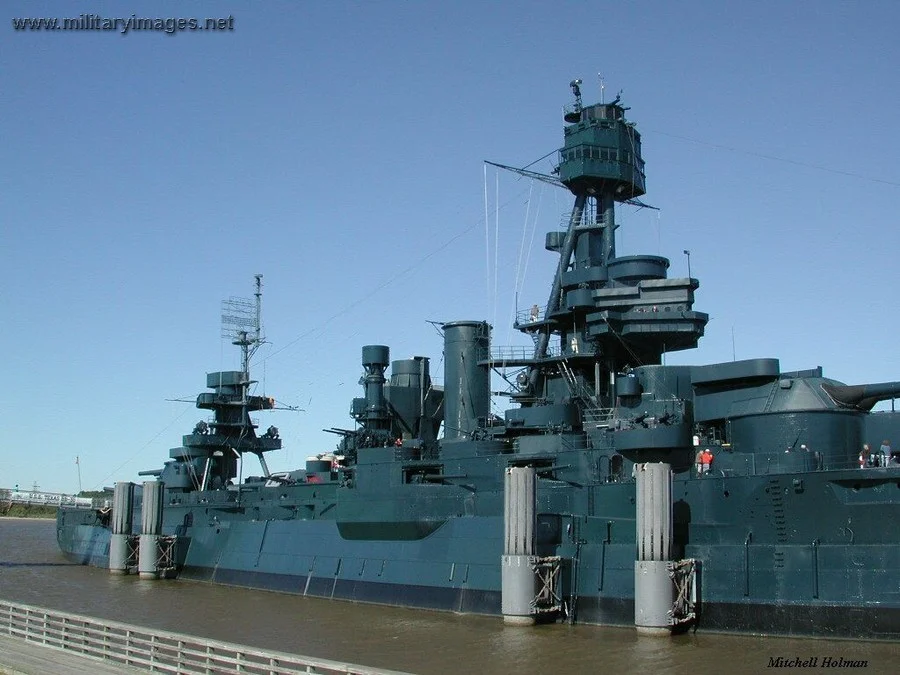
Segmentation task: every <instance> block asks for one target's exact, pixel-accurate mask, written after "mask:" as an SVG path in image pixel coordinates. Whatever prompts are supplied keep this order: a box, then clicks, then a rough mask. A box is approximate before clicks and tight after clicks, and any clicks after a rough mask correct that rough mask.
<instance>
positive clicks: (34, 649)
mask: <svg viewBox="0 0 900 675" xmlns="http://www.w3.org/2000/svg"><path fill="white" fill-rule="evenodd" d="M146 672H147V671H146V670H138V669H137V668H128V667H126V666H123V665H121V664H118V663H112V662H109V663H107V662H105V661H100V660H99V659H92V658H90V657H88V656H81V655H80V654H75V653H72V652H67V651H64V650H62V649H54V648H52V647H44V646H43V645H39V644H35V643H34V642H29V641H28V640H23V639H21V638H12V637H7V636H6V635H0V675H47V674H48V673H65V674H66V675H140V673H146Z"/></svg>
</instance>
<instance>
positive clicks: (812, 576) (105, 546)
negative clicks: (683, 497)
mask: <svg viewBox="0 0 900 675" xmlns="http://www.w3.org/2000/svg"><path fill="white" fill-rule="evenodd" d="M888 471H890V474H891V476H892V478H889V477H888V475H887V474H888ZM888 471H883V472H880V473H879V472H874V471H870V472H866V473H869V474H873V473H874V474H875V476H876V477H875V478H873V480H875V481H876V482H877V483H878V486H876V487H883V488H893V489H894V490H896V489H897V481H898V480H900V470H888ZM859 477H860V476H858V475H857V474H856V473H854V472H852V471H851V472H846V471H845V472H821V473H820V474H818V475H816V476H815V477H814V478H815V482H812V481H811V480H810V476H809V475H805V476H804V480H805V481H806V483H805V486H804V490H803V492H794V491H791V492H790V493H789V494H788V495H784V492H783V487H782V486H783V485H788V486H792V485H794V480H795V477H792V476H791V475H782V476H768V477H764V478H763V477H760V478H757V479H748V478H742V479H730V480H726V479H718V480H715V479H702V480H686V481H680V482H676V489H677V488H680V489H681V491H682V494H688V495H690V496H691V497H692V500H691V501H692V502H693V503H695V504H698V505H702V504H706V505H708V506H710V508H711V510H713V511H714V510H715V509H716V508H717V507H716V504H717V501H719V500H727V499H732V498H734V497H735V496H739V494H740V491H741V489H744V490H747V487H746V485H747V483H748V482H751V481H755V482H756V483H758V485H757V490H753V489H749V490H747V492H748V494H751V495H752V494H754V493H756V492H760V493H761V494H772V493H773V492H774V490H773V489H772V488H773V485H774V486H775V487H776V488H777V492H778V495H779V497H780V499H778V500H777V501H778V503H777V504H776V505H775V506H772V504H771V498H770V504H769V509H774V510H773V511H771V512H770V513H767V514H765V518H766V519H768V518H771V520H772V526H773V529H772V532H773V533H774V538H775V539H777V538H778V536H779V535H778V533H779V532H780V530H779V523H778V517H777V513H776V512H775V511H777V510H779V509H781V510H787V511H788V512H792V511H793V512H796V510H797V509H798V508H801V507H802V506H803V499H802V498H803V496H804V493H805V492H806V490H809V491H811V492H814V493H820V494H821V492H822V491H824V490H827V489H830V488H829V486H832V485H834V484H836V483H842V482H846V479H857V478H859ZM735 480H740V481H741V487H737V488H736V487H735V484H734V481H735ZM855 485H856V483H853V484H850V485H849V487H848V489H849V490H850V493H851V494H858V492H856V493H855V492H854V491H853V488H854V486H855ZM729 488H731V490H729ZM766 489H769V493H766ZM598 492H600V493H601V497H599V498H598V500H597V503H596V504H595V508H596V509H597V510H598V511H602V509H603V508H604V507H603V501H604V500H603V498H602V492H603V491H598ZM606 492H608V493H609V494H608V498H609V500H610V502H611V503H612V502H616V503H621V502H623V501H624V502H625V503H628V502H629V501H630V498H629V497H628V495H629V494H631V495H633V485H631V486H629V485H627V484H626V485H621V486H609V487H608V489H607V490H606ZM692 492H693V493H695V494H691V493H692ZM726 492H727V493H728V496H725V493H726ZM282 494H283V491H282ZM272 496H273V497H274V496H275V495H272ZM201 498H202V497H201ZM256 499H257V500H258V501H256V502H254V501H253V500H252V499H249V498H248V499H247V501H246V505H245V507H244V509H243V511H242V512H241V513H237V512H234V513H232V514H231V516H232V517H231V518H230V519H224V518H223V517H222V516H221V515H216V514H215V513H214V512H211V510H210V509H207V508H199V507H192V506H188V505H181V506H177V507H175V506H170V507H168V508H167V509H166V511H165V522H164V532H165V533H166V534H175V535H179V542H178V548H179V568H180V569H179V572H178V574H179V576H180V577H181V578H184V579H192V580H197V581H204V582H212V583H219V584H227V585H235V586H243V587H248V588H258V589H266V590H272V591H278V592H284V593H292V594H297V595H303V596H311V597H319V598H329V599H336V600H348V601H353V602H369V603H380V604H388V605H397V606H405V607H415V608H423V609H433V610H444V611H452V612H460V613H473V614H485V615H499V614H500V613H501V569H500V558H501V555H502V552H503V518H502V517H498V516H477V515H470V516H466V515H462V516H456V515H454V516H449V515H445V517H443V518H437V514H434V515H435V519H434V520H431V521H430V522H429V526H428V527H423V528H422V531H429V530H430V532H429V533H428V534H426V535H425V536H423V537H421V538H418V539H416V538H403V539H399V540H389V539H382V540H373V539H348V538H346V537H345V536H344V535H342V532H341V529H342V528H341V527H340V526H339V523H338V522H337V521H335V520H330V519H326V518H320V519H314V520H303V519H289V520H275V519H272V520H265V519H264V520H256V519H254V518H252V517H248V514H255V513H256V510H257V509H262V510H265V508H266V504H267V503H268V501H267V500H268V499H269V497H268V496H267V495H265V494H264V492H263V493H261V494H258V495H257V497H256ZM282 501H284V500H282ZM254 503H256V504H257V505H256V506H254ZM750 503H756V504H758V503H759V501H758V500H755V501H754V500H753V498H752V497H751V498H750ZM744 507H745V509H749V508H750V504H749V503H748V504H745V505H744ZM757 508H759V507H757ZM835 508H837V509H839V511H828V510H823V511H822V513H821V518H819V519H816V522H817V523H818V527H817V529H818V531H819V536H818V537H816V536H813V533H812V532H810V533H804V534H806V541H805V542H797V541H785V542H778V541H769V542H765V541H762V540H761V539H762V537H764V536H766V535H765V533H764V532H758V533H757V535H756V536H757V540H756V541H754V537H753V536H750V537H749V538H748V537H747V527H746V525H745V524H742V523H741V522H740V519H737V518H733V519H732V520H731V522H724V521H725V520H726V519H725V518H721V519H719V520H714V519H713V520H709V521H707V522H703V521H702V520H700V519H699V518H697V519H696V520H694V521H693V522H691V523H689V524H688V525H687V532H688V534H687V537H686V538H687V539H688V540H690V541H696V542H697V543H689V544H688V545H687V546H686V547H685V550H684V556H685V557H689V558H694V559H696V560H699V561H701V564H700V571H699V583H698V587H699V589H700V598H699V612H698V618H697V621H696V625H697V626H698V627H699V628H700V629H701V630H714V631H730V632H745V633H766V634H784V635H794V636H830V637H857V638H866V639H889V640H897V639H900V592H898V583H897V580H896V577H895V571H896V570H897V569H900V545H898V544H897V543H893V542H889V541H886V540H885V541H883V542H880V543H869V544H865V543H862V542H858V541H852V542H851V541H850V540H849V537H850V536H851V535H850V532H849V530H848V528H847V527H846V523H848V522H850V523H852V522H854V520H855V519H858V520H860V522H861V523H864V522H866V521H868V520H869V519H871V518H873V517H875V518H876V519H878V516H877V514H872V513H871V508H870V507H868V506H867V505H866V503H865V502H864V503H862V504H859V505H856V506H855V507H848V506H847V505H846V504H843V505H838V502H836V506H835ZM893 508H896V505H894V507H893ZM745 509H740V508H739V509H736V510H735V511H733V512H732V513H733V514H740V513H742V512H745ZM694 510H695V511H698V512H699V511H700V507H699V506H695V507H694ZM723 511H724V510H723ZM92 517H93V516H92V514H87V515H86V514H84V512H79V511H76V510H71V511H68V512H66V515H64V516H63V515H61V518H60V528H59V540H60V546H61V547H62V549H63V550H64V551H65V552H66V554H67V556H68V557H69V558H70V559H72V560H75V561H78V562H81V563H85V564H92V565H97V566H100V567H103V566H106V565H107V564H108V552H109V539H110V538H109V530H108V529H107V528H104V527H103V526H102V525H100V524H96V523H95V524H90V523H89V522H83V523H82V524H77V520H78V519H81V520H82V521H90V519H91V518H92ZM801 520H802V521H803V522H807V521H811V520H812V518H809V519H807V518H804V519H801ZM186 522H188V523H190V525H189V526H188V527H185V525H184V523H186ZM574 522H580V525H576V527H575V528H572V527H570V526H571V525H572V522H569V523H568V524H567V525H565V526H563V527H564V530H565V531H564V532H562V533H561V541H560V544H559V546H558V547H557V549H558V551H559V553H560V554H561V555H562V556H563V557H564V558H567V559H568V560H570V561H572V562H570V563H569V564H568V565H566V566H565V567H564V568H563V570H562V577H563V579H562V589H563V591H564V601H565V609H566V615H565V616H564V617H563V618H564V619H566V618H571V620H574V621H577V622H579V623H590V624H600V625H632V624H633V622H634V584H635V575H634V559H635V553H634V542H633V538H630V540H629V538H628V537H625V539H626V540H625V541H622V542H619V543H612V542H608V541H607V539H615V536H616V534H617V533H618V532H625V531H628V530H632V531H633V529H634V522H633V520H631V521H629V520H627V519H626V520H621V519H610V518H604V517H602V516H589V517H580V518H578V519H575V521H574ZM882 522H883V521H882ZM842 524H843V525H842ZM876 525H877V523H876ZM878 527H879V528H880V526H878ZM576 528H578V529H580V532H576V531H575V529H576ZM345 529H346V528H345ZM860 530H864V528H863V527H861V528H860ZM351 531H352V528H351ZM408 531H409V530H408V528H406V527H404V524H397V527H396V530H395V532H396V533H397V535H398V536H401V537H409V536H415V535H409V534H408ZM591 531H598V532H602V533H604V534H605V533H607V532H608V533H610V537H608V538H607V537H605V536H604V537H600V538H594V537H592V536H591V534H590V533H591ZM829 532H840V533H841V536H843V537H847V538H848V540H847V542H845V543H836V542H833V541H832V542H828V540H827V539H826V535H827V534H828V533H829ZM860 534H864V532H862V531H861V532H860ZM577 535H580V536H578V539H579V540H580V544H579V543H578V541H573V539H575V538H576V536H577ZM796 536H798V535H797V533H796V532H795V533H791V538H792V539H795V538H796ZM884 538H885V539H887V538H888V536H887V533H886V534H885V537H884ZM729 539H731V540H732V541H730V542H729V541H728V540H729ZM832 539H833V537H832Z"/></svg>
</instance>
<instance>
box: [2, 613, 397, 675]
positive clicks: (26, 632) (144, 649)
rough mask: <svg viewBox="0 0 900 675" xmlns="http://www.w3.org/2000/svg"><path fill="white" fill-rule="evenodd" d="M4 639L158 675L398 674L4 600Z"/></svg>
mask: <svg viewBox="0 0 900 675" xmlns="http://www.w3.org/2000/svg"><path fill="white" fill-rule="evenodd" d="M0 635H8V636H10V637H14V638H22V639H25V640H28V641H29V642H32V643H36V644H41V645H45V646H47V647H52V648H56V649H62V650H66V651H69V652H71V653H75V654H80V655H82V656H87V657H91V658H95V659H101V660H104V661H108V662H111V663H116V664H121V665H123V666H129V667H132V668H142V669H144V670H148V671H150V672H158V673H186V674H188V673H203V674H204V675H206V674H210V673H224V674H229V673H242V674H244V673H247V674H251V673H256V674H266V675H281V674H282V673H285V674H286V673H307V674H322V675H327V674H331V673H351V674H356V675H398V671H392V670H383V669H379V668H369V667H366V666H358V665H353V664H350V663H342V662H339V661H328V660H325V659H316V658H311V657H308V656H300V655H296V654H287V653H283V652H274V651H269V650H264V649H256V648H253V647H247V646H244V645H238V644H233V643H228V642H219V641H217V640H208V639H206V638H201V637H195V636H191V635H179V634H177V633H169V632H166V631H160V630H152V629H149V628H140V627H138V626H132V625H129V624H124V623H119V622H117V621H106V620H103V619H95V618H92V617H88V616H80V615H77V614H69V613H67V612H58V611H55V610H50V609H44V608H42V607H33V606H31V605H21V604H17V603H13V602H7V601H6V600H0Z"/></svg>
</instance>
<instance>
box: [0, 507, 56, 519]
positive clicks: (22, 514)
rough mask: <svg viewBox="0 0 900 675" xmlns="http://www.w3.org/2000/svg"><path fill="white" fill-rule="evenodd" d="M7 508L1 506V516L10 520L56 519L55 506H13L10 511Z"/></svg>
mask: <svg viewBox="0 0 900 675" xmlns="http://www.w3.org/2000/svg"><path fill="white" fill-rule="evenodd" d="M5 507H6V505H5V504H0V516H6V517H8V518H56V507H55V506H31V505H29V504H12V505H10V506H9V508H8V509H7V508H5Z"/></svg>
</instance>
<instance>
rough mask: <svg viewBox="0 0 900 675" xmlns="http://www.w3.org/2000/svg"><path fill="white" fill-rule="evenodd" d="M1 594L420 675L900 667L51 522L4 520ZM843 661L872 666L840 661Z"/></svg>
mask: <svg viewBox="0 0 900 675" xmlns="http://www.w3.org/2000/svg"><path fill="white" fill-rule="evenodd" d="M0 599H3V600H8V601H12V602H19V603H25V604H30V605H37V606H39V607H46V608H50V609H56V610H62V611H66V612H72V613H76V614H85V615H88V616H93V617H99V618H104V619H112V620H115V621H122V622H126V623H131V624H136V625H139V626H143V627H148V628H157V629H162V630H168V631H172V632H178V633H188V634H191V635H197V636H202V637H209V638H212V639H216V640H225V641H228V642H237V643H241V644H246V645H251V646H254V647H259V648H263V649H266V648H268V649H273V650H278V651H285V652H291V653H295V654H303V655H306V656H314V657H319V658H326V659H334V660H339V661H349V662H351V663H358V664H362V665H367V666H377V667H380V668H391V669H395V670H402V671H407V672H410V673H417V674H419V675H432V674H433V675H440V674H443V673H465V674H466V675H475V674H476V673H477V674H482V673H484V674H487V675H495V674H496V675H499V674H504V675H505V674H506V673H517V674H518V673H521V674H523V675H526V674H531V673H534V674H538V673H540V674H542V675H543V674H546V673H598V674H599V673H651V674H652V675H663V674H667V673H677V674H681V673H684V674H688V673H690V674H691V675H712V674H714V673H715V674H718V673H766V672H769V673H773V672H779V671H784V670H788V671H792V672H824V671H827V672H862V673H867V674H874V673H879V674H880V673H896V672H900V644H897V643H882V642H861V641H836V640H800V639H791V638H761V637H752V636H734V635H716V634H709V633H702V632H698V633H692V632H691V633H687V634H684V635H679V636H676V637H666V638H658V637H644V636H638V635H637V634H636V633H635V631H634V630H633V629H628V628H600V627H596V626H577V625H576V626H569V625H564V624H554V625H544V626H538V627H529V628H521V627H510V626H504V625H503V621H502V620H501V619H499V618H496V617H480V616H464V615H456V614H449V613H441V612H430V611H423V610H412V609H401V608H394V607H381V606H376V605H361V604H356V603H350V602H340V601H330V600H321V599H318V598H303V597H298V596H292V595H282V594H279V593H270V592H266V591H256V590H247V589H241V588H231V587H226V586H217V585H212V584H206V583H200V582H192V581H184V580H177V579H175V580H162V581H144V580H140V579H138V578H137V577H136V576H126V577H120V576H111V575H109V574H108V573H107V572H105V571H104V570H100V569H96V568H92V567H84V566H81V565H75V564H72V563H69V562H68V561H66V559H65V558H64V557H63V556H62V554H61V553H60V552H59V550H58V549H57V546H56V530H55V522H54V521H52V520H26V519H16V518H0ZM778 657H784V659H785V660H786V661H792V660H793V659H798V658H799V659H800V661H803V660H807V659H812V658H815V657H817V659H818V660H817V662H816V665H814V666H812V665H808V666H806V667H803V666H782V667H779V666H777V665H774V664H773V663H772V661H773V660H774V659H777V658H778ZM829 658H830V659H831V660H830V662H829V661H828V659H829ZM839 659H843V663H847V662H859V661H865V662H866V665H864V666H860V667H842V666H841V665H835V664H840V663H842V662H841V661H840V660H839ZM0 663H2V654H0ZM776 663H777V662H776ZM782 663H784V662H782ZM823 664H830V665H823Z"/></svg>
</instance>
